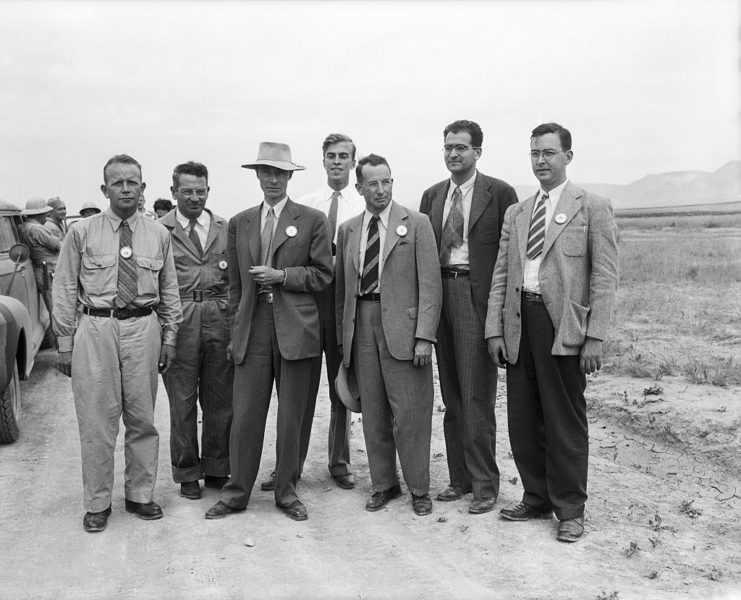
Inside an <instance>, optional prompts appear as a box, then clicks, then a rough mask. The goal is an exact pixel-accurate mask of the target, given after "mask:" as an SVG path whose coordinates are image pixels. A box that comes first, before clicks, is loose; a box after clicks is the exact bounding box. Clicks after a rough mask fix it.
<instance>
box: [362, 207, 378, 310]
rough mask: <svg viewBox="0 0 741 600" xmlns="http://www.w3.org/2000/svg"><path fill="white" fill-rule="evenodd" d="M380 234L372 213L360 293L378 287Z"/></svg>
mask: <svg viewBox="0 0 741 600" xmlns="http://www.w3.org/2000/svg"><path fill="white" fill-rule="evenodd" d="M380 250H381V236H380V235H379V234H378V215H373V216H372V217H371V220H370V225H368V243H367V244H366V246H365V259H364V260H363V276H362V278H361V280H360V295H361V296H363V295H365V294H369V293H371V292H372V291H373V290H375V289H376V288H377V287H378V255H379V252H380Z"/></svg>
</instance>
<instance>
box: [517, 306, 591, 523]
mask: <svg viewBox="0 0 741 600" xmlns="http://www.w3.org/2000/svg"><path fill="white" fill-rule="evenodd" d="M521 314H522V336H521V339H520V357H519V360H518V362H517V364H516V365H509V364H508V365H507V412H508V422H509V438H510V444H511V446H512V454H513V456H514V459H515V465H517V470H518V471H519V472H520V478H521V479H522V486H523V488H524V494H523V497H522V500H523V502H526V503H527V504H530V505H531V506H535V507H539V508H547V507H552V508H553V510H554V511H555V513H556V516H557V517H558V518H559V519H575V518H577V517H580V516H582V515H583V514H584V503H585V502H586V500H587V466H588V460H589V432H588V425H587V407H586V401H585V399H584V390H585V388H586V377H585V375H584V373H582V372H581V369H580V368H579V356H554V355H553V354H551V346H552V345H553V338H554V330H553V323H552V322H551V319H550V317H549V316H548V312H547V311H546V308H545V305H544V304H542V303H536V302H530V301H525V300H523V301H522V309H521Z"/></svg>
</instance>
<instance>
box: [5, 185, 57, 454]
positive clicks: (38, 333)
mask: <svg viewBox="0 0 741 600" xmlns="http://www.w3.org/2000/svg"><path fill="white" fill-rule="evenodd" d="M20 225H21V211H20V209H18V208H17V207H15V206H13V205H12V204H9V203H8V202H5V201H4V200H0V390H2V391H1V392H0V443H4V444H7V443H9V442H14V441H15V440H16V439H17V438H18V434H19V432H20V431H19V427H18V425H19V419H20V414H21V389H20V386H19V384H18V381H19V379H27V378H28V376H29V375H30V374H31V369H32V368H33V363H34V358H35V357H36V353H37V352H38V351H39V349H40V348H41V347H42V346H43V345H44V344H45V343H47V344H48V342H49V337H48V335H47V331H48V329H49V313H48V312H47V310H46V306H45V305H44V302H43V300H42V298H41V296H40V295H39V292H38V289H37V288H36V279H35V278H34V274H33V266H32V264H31V261H30V260H29V258H28V257H29V251H28V247H27V246H25V245H24V244H22V243H21V238H20V235H19V227H20Z"/></svg>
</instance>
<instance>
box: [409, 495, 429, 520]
mask: <svg viewBox="0 0 741 600" xmlns="http://www.w3.org/2000/svg"><path fill="white" fill-rule="evenodd" d="M412 508H413V509H414V514H416V515H419V516H420V517H422V516H424V515H429V514H430V513H431V512H432V500H431V499H430V495H429V494H425V495H424V496H415V495H414V494H412Z"/></svg>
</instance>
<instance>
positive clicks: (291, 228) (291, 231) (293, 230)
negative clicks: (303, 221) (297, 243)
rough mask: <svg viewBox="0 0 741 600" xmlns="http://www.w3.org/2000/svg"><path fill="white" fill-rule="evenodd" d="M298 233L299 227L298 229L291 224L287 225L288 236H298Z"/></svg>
mask: <svg viewBox="0 0 741 600" xmlns="http://www.w3.org/2000/svg"><path fill="white" fill-rule="evenodd" d="M297 233H298V229H296V228H295V227H294V226H293V225H289V226H288V227H286V235H287V236H288V237H296V234H297Z"/></svg>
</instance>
